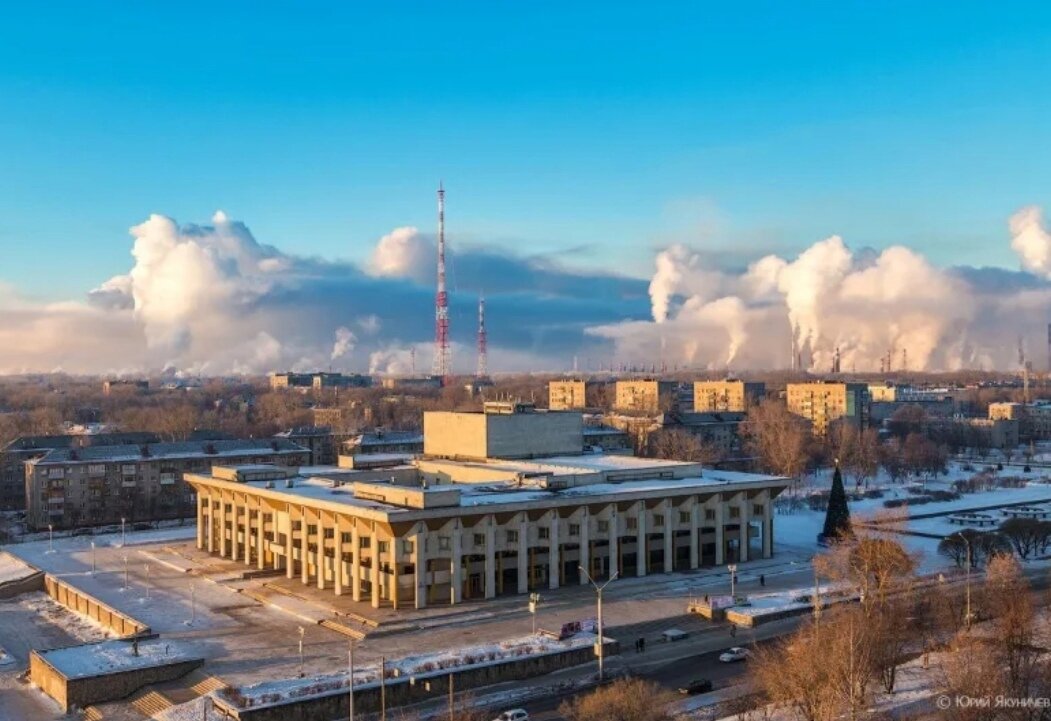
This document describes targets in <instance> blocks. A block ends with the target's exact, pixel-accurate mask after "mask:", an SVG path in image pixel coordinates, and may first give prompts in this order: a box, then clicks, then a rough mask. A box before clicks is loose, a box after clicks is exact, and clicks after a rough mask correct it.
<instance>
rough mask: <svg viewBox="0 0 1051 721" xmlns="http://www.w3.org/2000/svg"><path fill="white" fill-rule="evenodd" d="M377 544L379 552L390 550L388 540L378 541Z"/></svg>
mask: <svg viewBox="0 0 1051 721" xmlns="http://www.w3.org/2000/svg"><path fill="white" fill-rule="evenodd" d="M377 546H378V549H379V552H380V553H387V552H388V551H390V541H380V542H379V543H378V544H377Z"/></svg>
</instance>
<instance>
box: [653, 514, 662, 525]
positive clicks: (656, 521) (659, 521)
mask: <svg viewBox="0 0 1051 721" xmlns="http://www.w3.org/2000/svg"><path fill="white" fill-rule="evenodd" d="M653 525H654V526H656V527H657V528H660V527H661V526H663V525H664V514H663V513H654V514H653Z"/></svg>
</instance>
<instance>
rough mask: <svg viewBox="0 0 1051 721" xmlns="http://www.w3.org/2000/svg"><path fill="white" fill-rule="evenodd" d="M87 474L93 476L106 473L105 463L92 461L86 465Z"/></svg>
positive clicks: (96, 476)
mask: <svg viewBox="0 0 1051 721" xmlns="http://www.w3.org/2000/svg"><path fill="white" fill-rule="evenodd" d="M88 475H89V476H91V477H93V478H98V477H99V476H104V475H106V464H105V463H92V464H90V465H88Z"/></svg>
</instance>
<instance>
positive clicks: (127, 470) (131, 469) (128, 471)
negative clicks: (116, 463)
mask: <svg viewBox="0 0 1051 721" xmlns="http://www.w3.org/2000/svg"><path fill="white" fill-rule="evenodd" d="M120 472H121V473H123V474H124V475H125V476H134V475H135V464H133V463H131V464H126V465H123V466H121V467H120Z"/></svg>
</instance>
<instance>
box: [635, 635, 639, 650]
mask: <svg viewBox="0 0 1051 721" xmlns="http://www.w3.org/2000/svg"><path fill="white" fill-rule="evenodd" d="M638 652H639V639H637V638H636V639H635V653H638Z"/></svg>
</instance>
